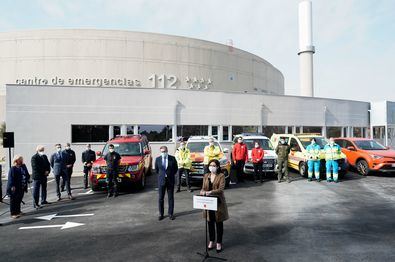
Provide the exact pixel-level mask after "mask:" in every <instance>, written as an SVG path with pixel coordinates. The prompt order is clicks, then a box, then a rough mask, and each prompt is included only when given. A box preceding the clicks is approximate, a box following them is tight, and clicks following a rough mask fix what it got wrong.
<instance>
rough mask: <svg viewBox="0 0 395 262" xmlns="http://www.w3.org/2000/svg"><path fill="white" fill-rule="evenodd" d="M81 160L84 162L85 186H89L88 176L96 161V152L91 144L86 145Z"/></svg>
mask: <svg viewBox="0 0 395 262" xmlns="http://www.w3.org/2000/svg"><path fill="white" fill-rule="evenodd" d="M81 161H82V163H83V164H84V188H85V189H86V188H88V176H89V172H90V171H91V169H92V165H93V162H95V161H96V154H95V152H94V151H93V150H91V145H90V144H87V145H86V150H85V151H84V152H82V156H81Z"/></svg>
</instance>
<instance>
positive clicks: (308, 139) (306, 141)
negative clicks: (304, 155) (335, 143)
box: [299, 136, 328, 148]
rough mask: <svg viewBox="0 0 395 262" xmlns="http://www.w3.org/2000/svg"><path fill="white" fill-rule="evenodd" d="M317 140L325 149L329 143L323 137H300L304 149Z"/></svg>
mask: <svg viewBox="0 0 395 262" xmlns="http://www.w3.org/2000/svg"><path fill="white" fill-rule="evenodd" d="M313 138H315V141H316V143H317V144H318V145H319V146H320V147H321V148H324V146H325V145H326V144H328V141H327V140H326V139H325V138H324V137H322V136H314V137H313V136H311V137H299V140H300V142H301V143H302V145H303V147H304V148H306V147H307V146H308V145H310V144H311V139H313Z"/></svg>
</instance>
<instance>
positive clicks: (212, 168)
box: [208, 166, 217, 174]
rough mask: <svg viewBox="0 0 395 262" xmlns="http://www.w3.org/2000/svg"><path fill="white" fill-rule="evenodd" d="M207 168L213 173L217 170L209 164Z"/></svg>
mask: <svg viewBox="0 0 395 262" xmlns="http://www.w3.org/2000/svg"><path fill="white" fill-rule="evenodd" d="M208 170H210V172H211V174H215V173H216V172H217V167H216V166H209V167H208Z"/></svg>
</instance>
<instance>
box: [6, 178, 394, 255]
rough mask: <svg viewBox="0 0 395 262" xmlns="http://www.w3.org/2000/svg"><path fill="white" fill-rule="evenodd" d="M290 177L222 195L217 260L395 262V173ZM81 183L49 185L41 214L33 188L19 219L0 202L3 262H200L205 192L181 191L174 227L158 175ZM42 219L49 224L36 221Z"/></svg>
mask: <svg viewBox="0 0 395 262" xmlns="http://www.w3.org/2000/svg"><path fill="white" fill-rule="evenodd" d="M292 177H293V181H292V183H290V184H288V183H280V184H278V183H277V181H276V180H274V179H270V180H267V181H265V182H264V183H263V184H255V183H254V182H252V181H247V182H245V183H242V184H238V185H236V186H232V187H231V188H229V189H227V190H226V191H225V196H226V199H227V203H228V209H229V216H230V219H229V220H228V221H225V223H224V240H223V244H224V251H223V252H222V253H221V254H219V255H218V256H220V257H223V258H227V259H228V261H303V262H305V261H395V251H394V247H395V193H394V192H395V183H394V182H395V176H394V175H387V176H385V177H383V176H381V175H380V174H377V175H373V176H368V177H361V176H359V175H357V174H355V173H352V172H350V173H349V174H347V175H346V177H345V179H344V180H343V181H342V182H341V183H338V184H335V183H326V182H321V183H318V182H307V181H306V180H305V179H302V178H301V177H299V176H298V175H297V174H292ZM51 180H52V179H50V181H51ZM81 186H82V178H81V177H74V178H73V179H72V188H73V195H74V196H75V197H76V199H75V200H66V199H65V200H63V201H61V202H55V199H56V194H55V188H54V182H50V183H49V190H48V196H49V197H48V200H49V201H51V202H52V204H51V205H47V206H45V207H43V208H42V209H40V210H38V211H35V210H33V207H32V200H31V192H29V193H28V194H27V195H26V197H25V199H24V201H25V202H26V205H24V206H23V207H22V211H23V212H26V213H27V214H26V215H24V216H23V217H21V218H19V219H17V220H11V219H10V218H9V213H8V206H7V205H6V204H2V203H0V223H2V226H0V261H94V260H100V261H201V260H202V259H201V258H200V257H199V256H198V255H197V254H196V252H201V251H204V247H205V245H204V220H203V219H202V217H201V216H202V213H201V211H200V210H194V209H193V208H192V196H193V194H197V193H198V188H195V189H196V190H195V191H194V193H192V194H191V193H189V192H187V191H186V190H185V188H183V191H182V192H181V193H178V194H175V216H176V219H175V220H174V221H171V220H170V219H168V218H166V219H165V220H163V221H158V219H157V217H158V213H157V199H158V192H157V190H156V188H155V187H156V176H155V175H151V176H150V177H148V180H147V187H146V188H145V189H144V190H143V191H138V190H133V191H131V192H125V193H123V194H121V195H120V196H119V197H117V198H111V199H107V198H106V193H105V192H98V193H92V192H91V191H90V190H85V189H83V188H82V187H81ZM5 201H6V202H8V200H5ZM165 208H167V203H166V200H165ZM55 214H57V215H56V216H54V215H55ZM43 216H44V217H45V219H46V220H44V218H41V219H38V217H43ZM22 228H24V229H22ZM62 228H63V229H62ZM210 252H211V254H212V255H216V256H217V254H216V252H215V251H210ZM208 261H215V260H208Z"/></svg>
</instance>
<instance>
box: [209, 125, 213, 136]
mask: <svg viewBox="0 0 395 262" xmlns="http://www.w3.org/2000/svg"><path fill="white" fill-rule="evenodd" d="M212 135H213V126H212V125H209V126H208V136H212Z"/></svg>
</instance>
